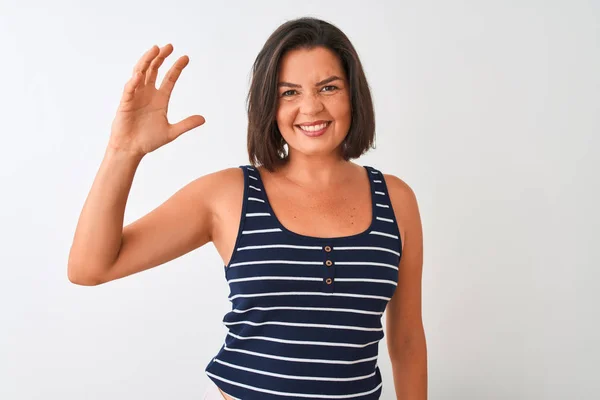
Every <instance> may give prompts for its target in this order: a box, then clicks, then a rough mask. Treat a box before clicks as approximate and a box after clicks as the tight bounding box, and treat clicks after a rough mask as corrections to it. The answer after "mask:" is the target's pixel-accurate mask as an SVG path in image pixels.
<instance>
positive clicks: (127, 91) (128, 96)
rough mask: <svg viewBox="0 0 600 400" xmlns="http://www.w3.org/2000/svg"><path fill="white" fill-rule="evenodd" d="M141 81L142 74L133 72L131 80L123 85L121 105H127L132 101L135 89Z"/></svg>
mask: <svg viewBox="0 0 600 400" xmlns="http://www.w3.org/2000/svg"><path fill="white" fill-rule="evenodd" d="M141 81H142V74H141V73H140V72H135V73H134V74H133V76H132V77H131V79H129V81H127V83H126V84H125V88H124V89H123V96H122V98H121V102H122V103H127V102H129V101H131V100H132V99H133V96H134V95H135V89H137V87H138V86H140V82H141Z"/></svg>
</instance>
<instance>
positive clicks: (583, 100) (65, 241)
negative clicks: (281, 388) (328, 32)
mask: <svg viewBox="0 0 600 400" xmlns="http://www.w3.org/2000/svg"><path fill="white" fill-rule="evenodd" d="M305 15H310V16H316V17H320V18H323V19H326V20H328V21H330V22H332V23H334V24H335V25H337V26H338V27H339V28H341V29H342V30H343V31H344V32H345V33H346V34H347V35H348V37H349V38H350V40H351V41H352V42H353V44H354V45H355V47H356V48H357V50H358V52H359V55H360V57H361V60H362V62H363V64H364V67H365V71H366V74H367V78H368V80H369V83H370V85H371V87H372V93H373V96H374V101H375V107H376V115H377V149H376V150H374V151H371V152H370V153H368V154H367V155H365V156H363V157H362V158H360V159H359V160H355V162H357V163H359V164H367V165H373V166H375V167H376V168H379V169H381V170H382V171H383V172H384V173H390V174H394V175H397V176H399V177H400V178H402V179H404V180H405V181H406V182H407V183H408V184H409V185H410V186H411V187H412V188H413V190H414V191H415V192H416V194H417V197H418V200H419V204H420V207H421V213H422V220H423V228H424V234H425V263H424V272H423V318H424V325H425V330H426V336H427V345H428V353H429V398H430V399H461V400H466V399H595V398H599V397H600V379H598V365H599V363H600V346H599V339H598V337H599V332H598V331H599V329H598V319H599V318H598V317H599V315H600V312H599V311H598V304H599V300H600V299H599V296H598V294H597V290H598V279H599V278H600V274H599V273H598V266H599V265H600V256H599V255H598V252H597V249H598V246H597V241H598V239H599V233H598V232H599V228H600V217H599V212H598V203H599V200H600V198H599V181H600V180H599V179H598V171H600V162H599V153H600V152H599V150H598V149H599V146H600V140H599V138H598V136H599V135H598V134H599V133H600V100H599V93H600V74H599V72H600V22H599V21H600V5H599V2H598V1H574V0H570V1H566V0H565V1H532V0H525V1H523V0H521V1H495V2H494V1H454V2H448V1H443V0H439V1H412V2H409V1H401V2H398V1H387V2H382V1H381V2H378V1H368V2H367V1H355V2H349V1H347V0H346V1H329V2H324V1H282V0H278V1H236V2H234V1H228V2H218V1H212V2H203V1H198V0H195V1H168V2H165V1H148V0H147V1H128V2H126V1H99V2H94V3H92V2H80V1H52V2H45V1H41V0H38V1H21V2H18V3H17V2H16V1H6V0H0V45H1V47H0V51H1V56H0V57H1V62H0V78H1V82H2V84H1V95H0V113H1V117H2V118H1V121H2V125H1V126H0V130H1V136H0V137H1V140H2V142H1V144H0V177H1V182H0V188H1V189H0V190H1V193H2V194H1V196H0V199H1V202H2V203H1V207H0V239H1V243H2V244H1V253H2V255H1V259H0V260H1V261H0V268H1V275H0V317H1V320H0V398H2V399H7V400H9V399H10V400H12V399H19V400H21V399H59V398H60V399H148V400H149V399H166V398H172V399H198V398H200V396H201V394H202V393H203V391H204V388H205V387H206V385H207V384H208V378H207V377H206V376H205V374H204V368H205V366H206V364H207V363H208V362H209V361H210V359H211V358H212V357H213V356H214V355H215V354H216V353H217V352H218V350H219V348H220V346H221V344H222V342H223V340H224V337H225V332H226V328H225V327H224V326H223V324H222V323H221V319H222V317H223V315H224V314H225V313H226V312H227V311H228V310H229V307H230V303H229V302H228V301H227V294H228V288H227V285H226V282H225V277H224V274H223V266H222V261H221V259H220V258H219V256H218V254H217V252H216V250H215V249H214V247H213V246H212V244H208V245H206V246H203V247H202V248H200V249H198V250H196V251H193V252H191V253H189V254H187V255H185V256H183V257H181V258H179V259H176V260H174V261H172V262H170V263H167V264H164V265H162V266H160V267H157V268H154V269H151V270H149V271H146V272H143V273H140V274H136V275H133V276H130V277H127V278H123V279H120V280H118V281H113V282H110V283H108V284H105V285H101V286H98V287H82V286H77V285H74V284H72V283H70V282H69V281H68V279H67V256H68V252H69V248H70V245H71V241H72V235H73V233H74V229H75V225H76V222H77V219H78V217H79V213H80V211H81V207H82V206H83V202H84V200H85V198H86V196H87V193H88V191H89V188H90V186H91V183H92V181H93V178H94V176H95V174H96V171H97V168H98V166H99V164H100V161H101V160H102V156H103V153H104V149H105V146H106V143H107V140H108V135H109V129H110V124H111V122H112V119H113V117H114V113H115V111H116V107H117V104H118V100H119V98H120V95H121V90H122V88H123V85H124V84H125V82H126V81H127V80H128V79H129V77H130V74H131V70H132V68H133V66H134V64H135V62H136V61H137V60H138V58H139V57H140V56H141V54H143V52H145V51H146V50H147V49H148V48H150V47H151V46H152V45H153V44H157V45H159V46H162V45H164V44H166V43H168V42H171V43H173V45H174V48H175V50H174V54H173V55H171V56H170V57H169V58H168V59H167V61H166V62H165V66H163V68H162V69H161V71H160V73H159V81H158V82H160V80H161V79H162V76H164V75H163V74H164V73H165V71H166V70H167V68H168V67H170V66H171V65H172V63H173V62H174V60H175V59H176V58H177V57H179V56H181V55H183V54H187V55H188V56H189V57H190V64H189V65H188V67H187V68H186V69H185V70H184V72H183V74H182V76H181V78H180V80H179V82H178V83H177V85H176V87H175V91H174V93H173V97H172V103H171V107H170V116H169V117H170V118H171V121H172V122H175V121H179V120H180V119H182V118H184V117H187V116H188V115H191V114H196V113H198V114H202V115H204V116H205V117H206V121H207V122H206V124H205V125H204V126H202V127H200V128H198V129H196V130H193V131H191V132H188V133H186V134H185V135H184V136H182V137H180V138H179V139H177V140H176V141H175V142H173V143H170V144H168V145H167V146H165V147H163V148H160V149H159V150H157V151H155V152H153V153H151V154H150V155H149V156H147V157H146V158H145V159H144V160H143V161H142V163H141V165H140V167H139V169H138V171H137V174H136V177H135V180H134V184H133V188H132V191H131V194H130V197H129V202H128V205H127V210H126V215H125V222H126V223H130V222H132V221H133V220H135V219H137V218H139V217H141V216H142V215H144V214H145V213H147V212H149V211H151V210H152V209H153V208H155V207H156V206H158V205H159V204H160V203H162V202H163V201H165V200H166V199H167V198H168V197H169V196H170V195H172V194H173V193H174V192H175V191H176V190H178V189H179V188H181V187H182V186H184V185H185V184H187V183H188V182H190V181H191V180H193V179H195V178H197V177H199V176H201V175H204V174H207V173H209V172H212V171H216V170H220V169H224V168H229V167H234V166H239V165H241V164H246V163H248V159H247V155H246V114H245V96H246V93H247V89H248V83H249V72H250V68H251V64H252V62H253V61H254V57H255V56H256V54H257V53H258V51H259V50H260V48H261V47H262V45H263V44H264V41H265V40H266V39H267V37H268V36H269V34H270V33H271V32H272V31H273V30H274V29H275V28H276V27H277V26H278V25H279V24H281V23H283V22H284V21H286V20H288V19H292V18H296V17H300V16H305ZM167 66H168V67H167ZM380 366H381V370H382V374H383V378H384V391H383V396H382V398H383V399H394V398H395V396H394V389H393V380H392V376H391V367H390V363H389V358H388V354H387V349H386V346H385V343H384V342H383V341H382V343H381V346H380Z"/></svg>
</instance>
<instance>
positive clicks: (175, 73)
mask: <svg viewBox="0 0 600 400" xmlns="http://www.w3.org/2000/svg"><path fill="white" fill-rule="evenodd" d="M189 62H190V59H189V57H188V56H182V57H179V59H178V60H177V61H175V64H173V66H172V67H171V69H169V72H167V74H166V75H165V77H164V78H163V81H162V83H161V84H160V89H159V90H160V91H161V92H164V93H165V95H166V96H167V99H168V98H170V97H171V93H172V92H173V87H174V86H175V82H177V79H179V76H180V75H181V71H183V69H184V68H185V66H186V65H188V63H189Z"/></svg>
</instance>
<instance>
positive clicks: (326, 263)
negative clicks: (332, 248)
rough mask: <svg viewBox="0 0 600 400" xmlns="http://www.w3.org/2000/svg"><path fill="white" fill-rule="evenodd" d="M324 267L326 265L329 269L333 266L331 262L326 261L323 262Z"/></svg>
mask: <svg viewBox="0 0 600 400" xmlns="http://www.w3.org/2000/svg"><path fill="white" fill-rule="evenodd" d="M325 265H327V266H328V267H331V265H333V262H331V260H327V261H325Z"/></svg>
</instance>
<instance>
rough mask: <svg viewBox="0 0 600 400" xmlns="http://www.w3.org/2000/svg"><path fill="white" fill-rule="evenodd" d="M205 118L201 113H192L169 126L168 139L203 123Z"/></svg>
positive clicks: (175, 137)
mask: <svg viewBox="0 0 600 400" xmlns="http://www.w3.org/2000/svg"><path fill="white" fill-rule="evenodd" d="M204 122H206V120H205V119H204V117H203V116H202V115H192V116H191V117H187V118H186V119H184V120H182V121H180V122H178V123H176V124H173V125H171V126H170V127H169V139H170V140H175V139H177V138H178V137H179V136H180V135H181V134H183V133H185V132H187V131H190V130H192V129H194V128H197V127H199V126H200V125H203V124H204Z"/></svg>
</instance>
